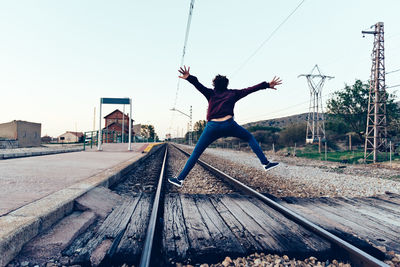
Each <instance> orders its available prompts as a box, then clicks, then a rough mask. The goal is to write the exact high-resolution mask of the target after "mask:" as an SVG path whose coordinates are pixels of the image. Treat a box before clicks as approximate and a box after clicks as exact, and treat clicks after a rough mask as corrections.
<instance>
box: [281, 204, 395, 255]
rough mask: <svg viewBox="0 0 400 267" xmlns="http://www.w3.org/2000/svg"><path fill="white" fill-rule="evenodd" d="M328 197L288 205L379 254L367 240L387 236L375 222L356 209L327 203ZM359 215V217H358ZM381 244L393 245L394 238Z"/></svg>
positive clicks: (361, 246) (375, 239)
mask: <svg viewBox="0 0 400 267" xmlns="http://www.w3.org/2000/svg"><path fill="white" fill-rule="evenodd" d="M325 202H326V199H324V198H321V199H292V200H291V204H284V203H283V204H284V205H287V206H288V207H289V208H291V209H293V210H296V209H297V210H300V211H302V212H303V216H304V217H306V218H308V219H309V220H310V221H312V222H314V223H316V224H318V225H320V226H321V227H323V228H324V229H326V230H328V231H330V232H332V233H333V234H335V235H337V236H339V237H341V238H343V239H344V240H346V241H347V242H350V243H351V244H353V245H356V246H358V247H359V248H361V249H367V250H370V252H369V253H372V254H374V253H375V255H377V254H376V253H378V251H372V250H371V246H370V245H369V244H368V242H367V241H373V240H374V243H375V242H381V241H377V240H383V239H382V238H383V237H384V236H385V235H384V234H383V233H382V232H380V231H379V230H378V229H376V227H374V225H373V224H371V223H370V222H368V221H367V220H365V219H364V220H363V219H362V218H361V216H360V214H357V213H356V212H354V211H346V210H344V209H342V208H340V205H339V204H338V203H331V205H327V204H325ZM310 215H312V216H310ZM357 217H358V218H357ZM382 242H384V243H381V244H379V245H385V246H387V245H389V246H391V245H393V244H394V243H393V240H390V239H386V237H385V239H384V240H383V241H382Z"/></svg>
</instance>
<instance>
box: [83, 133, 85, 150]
mask: <svg viewBox="0 0 400 267" xmlns="http://www.w3.org/2000/svg"><path fill="white" fill-rule="evenodd" d="M85 145H86V133H83V150H85Z"/></svg>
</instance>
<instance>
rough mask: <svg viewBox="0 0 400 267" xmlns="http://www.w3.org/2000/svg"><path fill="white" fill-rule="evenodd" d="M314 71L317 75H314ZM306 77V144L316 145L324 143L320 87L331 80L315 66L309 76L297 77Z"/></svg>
mask: <svg viewBox="0 0 400 267" xmlns="http://www.w3.org/2000/svg"><path fill="white" fill-rule="evenodd" d="M314 71H316V72H317V74H314ZM303 76H304V77H306V78H307V83H308V87H309V88H310V105H309V111H308V118H307V132H306V143H311V144H313V143H318V144H320V143H321V141H322V142H325V141H326V136H325V120H324V112H323V109H322V87H323V86H324V83H325V81H326V79H333V78H334V77H332V76H327V75H322V74H321V71H320V70H319V68H318V65H315V66H314V68H313V69H312V70H311V73H310V74H301V75H299V76H298V77H303Z"/></svg>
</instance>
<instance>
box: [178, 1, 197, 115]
mask: <svg viewBox="0 0 400 267" xmlns="http://www.w3.org/2000/svg"><path fill="white" fill-rule="evenodd" d="M193 8H194V0H191V2H190V7H189V15H188V20H187V23H186V33H185V41H184V43H183V51H182V58H181V65H180V67H182V66H183V62H184V60H185V54H186V47H187V42H188V39H189V32H190V24H191V22H192V14H193ZM179 85H180V79H179V78H178V84H177V85H176V93H175V101H174V108H175V107H176V102H177V100H178V92H179Z"/></svg>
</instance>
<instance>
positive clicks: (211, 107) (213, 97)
mask: <svg viewBox="0 0 400 267" xmlns="http://www.w3.org/2000/svg"><path fill="white" fill-rule="evenodd" d="M187 80H188V81H189V82H190V83H191V84H193V85H194V87H196V88H197V90H199V91H200V93H202V94H203V95H204V96H205V97H206V98H207V100H208V109H207V121H210V120H212V119H217V118H222V117H225V116H227V115H232V116H233V115H234V114H233V108H234V107H235V103H236V102H237V101H238V100H239V99H241V98H243V97H245V96H247V95H248V94H250V93H253V92H255V91H258V90H261V89H266V88H269V83H267V82H262V83H259V84H257V85H254V86H252V87H248V88H245V89H241V90H231V89H226V90H223V91H217V90H213V89H210V88H207V87H205V86H204V85H202V84H201V83H200V82H199V80H198V79H197V78H196V77H195V76H193V75H189V77H188V78H187Z"/></svg>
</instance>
